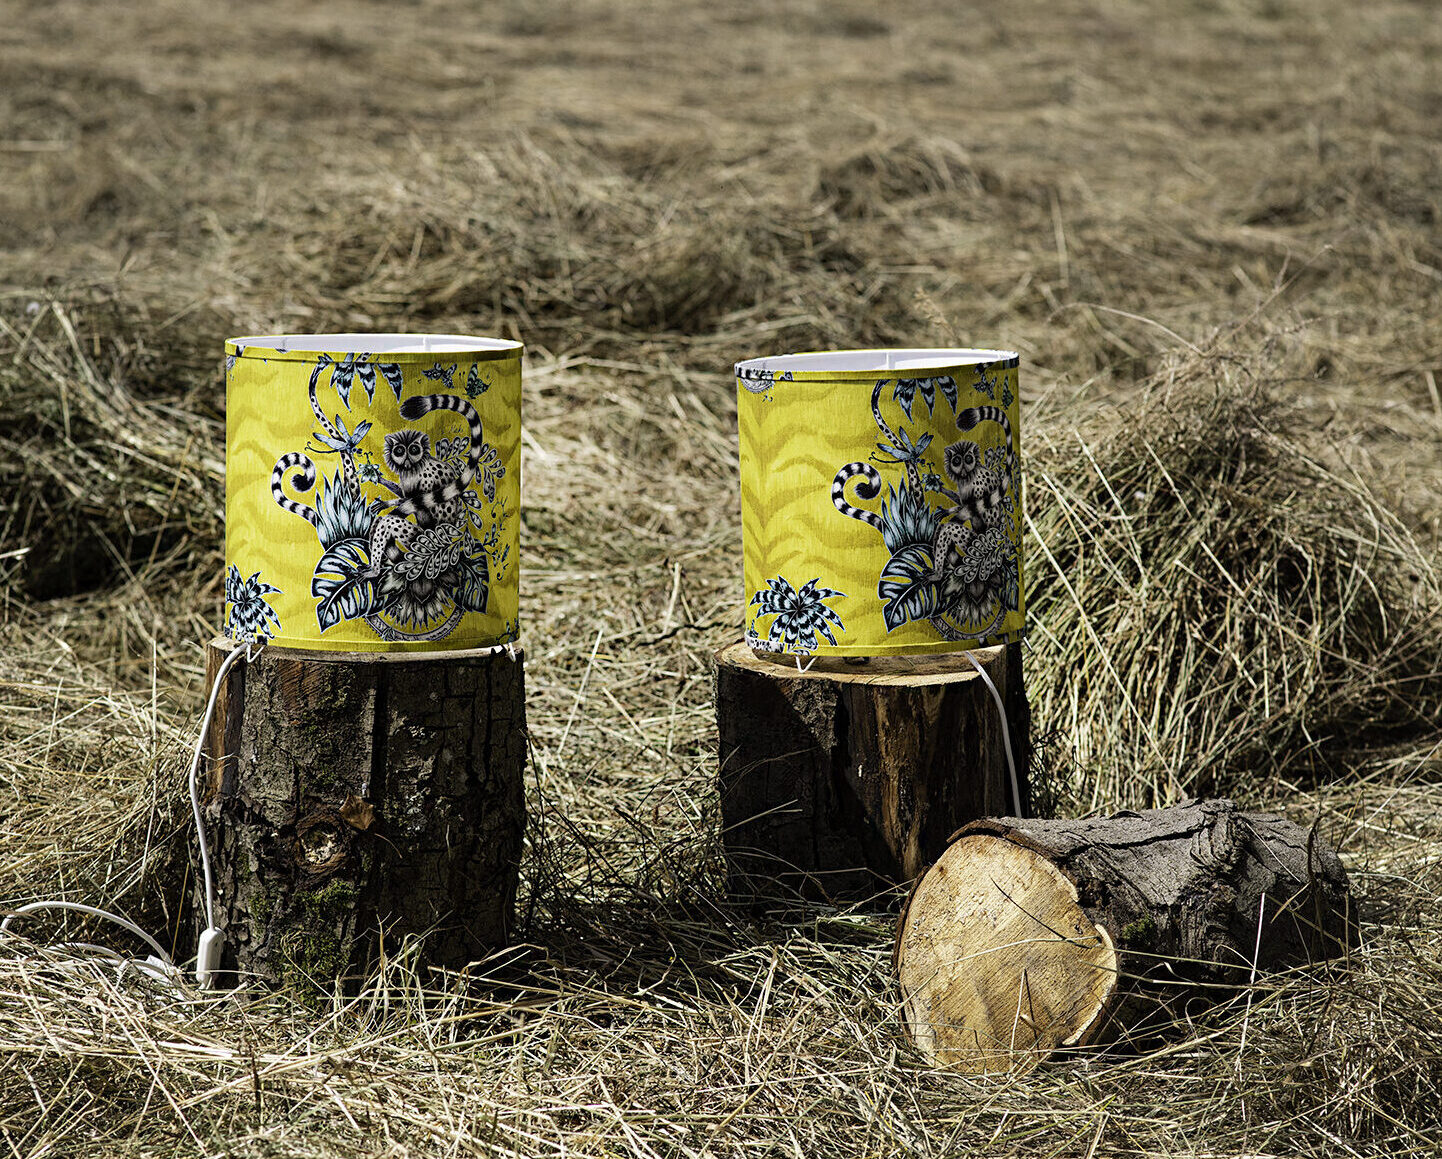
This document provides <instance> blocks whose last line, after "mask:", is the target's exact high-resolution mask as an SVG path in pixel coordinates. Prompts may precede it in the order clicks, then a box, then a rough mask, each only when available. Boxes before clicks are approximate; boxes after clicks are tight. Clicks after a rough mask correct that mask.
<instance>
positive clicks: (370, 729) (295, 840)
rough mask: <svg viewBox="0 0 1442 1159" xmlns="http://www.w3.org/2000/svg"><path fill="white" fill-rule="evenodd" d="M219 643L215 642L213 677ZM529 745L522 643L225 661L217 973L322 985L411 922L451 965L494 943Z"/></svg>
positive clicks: (217, 736) (500, 937)
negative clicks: (503, 647)
mask: <svg viewBox="0 0 1442 1159" xmlns="http://www.w3.org/2000/svg"><path fill="white" fill-rule="evenodd" d="M231 646H232V645H231V643H230V641H228V640H224V639H221V640H216V641H214V642H213V643H212V644H211V645H210V648H209V650H208V653H207V663H208V667H209V672H210V677H211V679H212V680H213V679H214V676H215V673H216V672H217V671H218V669H219V667H220V661H221V660H222V659H223V658H224V657H225V655H226V654H227V653H228V652H229V651H230V649H231ZM525 753H526V741H525V679H524V675H523V662H522V657H521V655H520V653H519V652H517V653H516V654H514V655H508V654H506V653H504V652H502V653H492V652H489V651H452V652H426V653H414V652H411V653H388V654H379V653H339V652H309V651H302V650H297V649H280V648H274V647H272V648H267V649H265V650H264V651H263V652H261V653H260V654H259V656H257V657H256V659H255V661H254V662H253V663H250V664H237V665H236V666H235V667H233V668H231V669H230V671H229V672H228V673H227V675H226V687H225V688H223V689H222V690H221V695H220V697H219V699H218V700H217V703H216V717H215V720H214V723H213V724H212V728H211V734H210V753H209V755H210V767H209V780H208V784H207V786H206V801H207V804H206V813H207V820H206V823H207V828H208V830H209V835H210V844H211V851H212V860H213V862H214V869H215V882H216V887H217V893H218V895H219V897H218V901H217V906H216V920H217V924H218V925H219V926H220V928H221V930H222V931H223V932H224V934H225V950H224V955H223V957H222V961H221V965H222V977H223V979H224V980H226V981H228V982H229V983H231V984H233V983H234V981H235V980H236V979H237V978H239V979H250V978H255V979H259V980H261V981H265V982H270V983H279V982H308V983H319V984H321V985H329V984H330V983H331V982H333V981H334V980H335V979H336V978H337V977H339V976H344V975H350V976H352V977H353V976H355V975H356V974H357V973H360V972H363V971H364V970H366V969H367V967H368V965H369V964H371V963H373V962H374V961H375V960H376V959H377V957H378V955H379V954H380V953H381V952H382V951H383V949H386V948H390V949H393V948H394V946H395V944H396V943H397V942H398V941H399V939H400V938H401V937H403V936H405V935H407V934H426V935H427V939H426V952H427V959H428V961H430V962H432V963H436V964H439V965H445V966H452V967H462V966H464V965H466V963H467V962H471V961H475V960H476V959H478V958H480V957H482V956H484V955H485V954H486V953H487V952H488V951H489V950H492V949H495V948H497V947H499V946H502V945H504V944H505V942H506V939H507V936H508V934H509V932H510V925H511V920H512V917H513V914H514V905H515V895H516V884H517V879H518V872H519V865H520V856H521V841H522V835H523V831H524V828H525V816H526V813H525V796H524V770H525ZM197 869H198V867H197ZM200 913H201V914H202V915H203V908H201V909H200Z"/></svg>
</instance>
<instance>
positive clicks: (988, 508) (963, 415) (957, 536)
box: [831, 379, 1017, 580]
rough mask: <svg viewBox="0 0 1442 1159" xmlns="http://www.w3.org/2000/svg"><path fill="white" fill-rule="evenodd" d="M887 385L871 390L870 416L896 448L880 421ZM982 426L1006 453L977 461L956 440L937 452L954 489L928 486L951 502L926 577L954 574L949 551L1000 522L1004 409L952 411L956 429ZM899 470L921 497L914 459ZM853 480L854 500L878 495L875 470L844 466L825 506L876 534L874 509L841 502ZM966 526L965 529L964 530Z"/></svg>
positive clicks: (973, 451) (1011, 460)
mask: <svg viewBox="0 0 1442 1159" xmlns="http://www.w3.org/2000/svg"><path fill="white" fill-rule="evenodd" d="M888 381H890V380H889V379H882V380H881V381H879V382H878V383H877V384H876V388H875V389H874V390H873V391H872V392H871V414H872V417H873V418H875V420H876V425H877V426H878V427H879V428H880V429H881V431H882V433H883V434H884V435H885V436H886V437H887V439H888V440H890V442H891V443H892V444H893V445H895V446H901V445H902V444H901V440H900V439H898V438H897V436H896V434H895V433H894V432H893V431H892V429H891V427H890V426H889V425H888V424H887V422H886V420H885V419H884V418H882V417H881V406H880V400H881V388H882V387H883V386H885V385H886V383H887V382H888ZM983 422H994V423H998V424H1000V426H1001V429H1002V430H1003V431H1004V432H1005V433H1006V449H1005V451H1004V452H1003V453H1002V454H1000V455H999V454H998V453H997V450H996V449H993V450H990V451H988V452H987V454H986V459H985V461H984V462H983V460H982V455H981V451H980V448H978V447H977V445H976V444H975V443H972V442H968V441H967V440H965V439H959V440H958V441H957V442H954V443H952V444H951V445H950V446H948V447H947V448H946V450H945V452H944V453H943V456H942V463H943V468H944V469H945V471H946V474H947V477H948V478H949V479H950V480H951V482H952V483H953V484H955V490H953V489H952V488H950V487H936V488H934V489H935V490H937V491H939V492H940V493H941V494H942V495H944V496H946V497H947V498H948V499H950V500H951V504H952V505H951V506H950V507H949V508H946V509H943V510H942V511H941V512H940V521H941V525H940V526H939V527H938V528H937V530H936V534H935V536H934V537H933V539H932V543H931V558H932V568H933V571H932V575H931V578H932V579H934V580H942V579H944V578H945V577H946V575H947V574H948V573H949V572H950V571H952V570H954V567H955V564H954V563H953V561H952V558H951V557H952V554H953V553H954V552H955V553H957V555H958V556H959V555H960V552H961V550H962V549H964V548H965V546H966V544H967V543H968V541H969V540H970V539H971V537H972V536H973V535H974V534H976V533H977V532H980V531H983V530H985V529H986V528H988V527H990V526H991V525H992V524H993V523H995V522H996V521H997V520H998V519H1000V518H1001V515H1002V512H1003V511H1004V510H1005V506H1004V505H1005V501H1006V498H1007V496H1008V495H1009V494H1010V492H1011V490H1012V481H1013V479H1014V478H1015V472H1016V461H1017V460H1016V444H1015V441H1014V440H1013V438H1012V432H1011V423H1010V421H1009V420H1008V419H1007V417H1006V411H1004V410H1002V409H1001V408H1000V407H995V406H979V407H968V408H966V409H965V410H962V411H958V412H957V415H956V426H957V429H958V430H962V431H969V430H971V429H972V428H973V427H975V426H976V425H977V424H978V423H983ZM998 459H1001V462H998ZM905 466H906V480H907V482H908V483H909V484H910V485H911V487H912V488H913V489H914V490H915V491H916V493H917V494H918V495H924V494H925V490H924V488H923V486H922V481H921V473H920V472H919V471H918V470H917V467H916V460H915V459H908V460H906V464H905ZM858 478H859V479H861V482H859V483H858V484H857V486H856V494H857V496H858V497H859V498H861V499H874V498H876V496H877V495H879V494H880V493H881V475H880V474H879V473H878V472H877V470H876V468H875V467H873V466H871V465H870V464H869V463H861V462H856V463H847V464H846V466H844V467H842V468H841V470H839V471H837V472H836V477H835V479H833V480H832V483H831V502H832V503H833V504H834V505H835V507H836V509H837V510H838V511H840V512H841V513H842V514H843V515H849V516H850V517H851V518H852V519H859V520H861V521H862V522H863V523H869V524H870V525H871V526H872V527H875V528H876V529H877V530H878V531H880V530H881V529H882V526H883V524H882V519H881V516H879V515H877V514H876V513H875V512H874V511H866V510H863V509H862V508H860V507H856V506H854V505H853V504H851V503H849V502H848V501H847V499H846V487H847V485H848V484H849V483H850V482H851V481H852V480H854V479H858ZM968 524H970V526H967V525H968Z"/></svg>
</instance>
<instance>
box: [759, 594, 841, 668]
mask: <svg viewBox="0 0 1442 1159" xmlns="http://www.w3.org/2000/svg"><path fill="white" fill-rule="evenodd" d="M820 583H821V577H820V576H817V577H816V578H815V579H810V580H807V581H806V583H804V584H802V585H801V587H800V588H799V589H797V588H793V587H792V586H791V584H790V583H788V582H787V581H786V579H785V578H783V577H782V576H779V575H778V576H776V577H775V578H774V579H769V580H767V581H766V588H765V589H764V590H762V591H759V592H757V593H756V594H755V595H753V596H752V597H751V603H750V604H749V605H748V606H750V607H753V608H756V609H758V610H757V612H756V616H755V619H754V620H753V621H752V626H751V628H750V629H749V630H748V631H747V634H746V639H747V642H748V643H749V644H750V645H751V646H752V647H753V648H757V649H760V650H762V651H767V652H814V651H815V650H816V636H817V633H820V634H821V635H822V636H824V637H825V638H826V639H827V641H828V642H829V643H831V644H832V645H835V643H836V636H835V634H834V633H833V632H832V630H831V625H832V624H835V625H836V626H837V627H838V628H840V629H842V630H843V631H844V630H845V628H846V625H845V624H843V623H842V622H841V617H840V616H839V615H837V614H836V612H835V611H834V610H833V609H831V608H828V607H827V606H826V601H827V600H832V599H845V598H846V593H845V592H839V591H837V590H835V589H834V588H823V587H821V586H819V585H820ZM767 616H771V617H774V618H773V619H772V621H771V627H770V630H769V631H768V632H767V633H766V635H765V636H764V637H763V636H762V635H761V633H760V631H759V630H758V628H757V627H756V624H757V621H760V620H762V619H764V618H765V617H767Z"/></svg>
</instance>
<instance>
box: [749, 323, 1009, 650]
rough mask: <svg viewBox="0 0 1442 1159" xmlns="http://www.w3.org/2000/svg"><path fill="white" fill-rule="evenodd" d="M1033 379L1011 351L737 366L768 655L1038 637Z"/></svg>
mask: <svg viewBox="0 0 1442 1159" xmlns="http://www.w3.org/2000/svg"><path fill="white" fill-rule="evenodd" d="M1018 364H1019V360H1018V358H1017V355H1016V354H1014V353H1012V352H1010V351H1004V350H843V351H835V352H829V353H817V354H788V355H783V356H779V357H775V358H756V359H752V360H750V361H747V362H741V363H738V364H737V366H736V381H737V391H736V398H737V412H738V417H739V425H740V438H741V526H742V536H743V539H744V548H745V587H746V639H747V642H748V643H749V644H750V645H751V647H752V648H753V649H756V650H758V651H767V652H785V653H792V654H798V655H800V654H816V655H833V656H896V655H907V654H917V653H928V652H946V651H953V650H964V649H968V648H978V647H982V646H985V645H989V644H999V643H1004V642H1010V641H1012V640H1016V639H1019V638H1020V637H1021V636H1022V634H1023V633H1024V631H1025V627H1026V611H1025V600H1024V594H1023V583H1022V551H1021V530H1022V507H1021V443H1020V437H1021V421H1020V420H1021V409H1020V406H1019V403H1018V398H1017V371H1018Z"/></svg>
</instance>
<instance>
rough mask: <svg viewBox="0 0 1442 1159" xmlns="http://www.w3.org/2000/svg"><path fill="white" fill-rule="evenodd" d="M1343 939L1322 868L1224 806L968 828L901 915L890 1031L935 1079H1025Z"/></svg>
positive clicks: (1318, 850) (1322, 852)
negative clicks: (1061, 1055) (898, 1020)
mask: <svg viewBox="0 0 1442 1159" xmlns="http://www.w3.org/2000/svg"><path fill="white" fill-rule="evenodd" d="M1353 923H1354V918H1353V913H1352V909H1351V899H1350V895H1349V893H1348V884H1347V875H1346V871H1345V870H1344V869H1343V868H1342V863H1341V862H1340V861H1339V860H1338V859H1337V855H1336V854H1335V853H1334V852H1333V851H1332V850H1331V849H1330V848H1328V847H1327V845H1326V844H1325V843H1324V842H1322V841H1321V840H1320V839H1319V838H1318V837H1317V835H1316V834H1315V833H1314V832H1312V831H1309V830H1307V829H1303V828H1302V827H1301V826H1299V825H1296V824H1294V823H1293V822H1291V821H1287V820H1285V819H1283V818H1281V817H1275V816H1272V815H1270V814H1267V813H1246V812H1242V811H1240V810H1238V809H1237V807H1236V806H1235V805H1234V804H1233V803H1232V802H1231V801H1227V800H1212V801H1194V802H1189V803H1187V804H1184V805H1179V806H1177V807H1175V808H1171V809H1153V810H1148V811H1146V812H1140V813H1133V812H1127V813H1118V814H1117V815H1116V816H1114V817H1109V818H1094V819H1089V820H1081V821H1021V820H1017V819H1015V818H1002V819H1000V820H983V821H978V822H975V823H973V824H970V825H967V826H966V827H965V828H963V829H962V830H961V832H959V833H958V834H957V835H956V837H955V839H954V840H953V842H952V843H951V844H950V845H949V846H948V847H947V849H946V852H945V853H943V854H942V855H941V857H940V858H939V859H938V860H937V862H936V864H935V865H933V866H932V867H931V868H930V869H928V870H927V871H926V873H925V874H924V875H923V876H922V878H921V880H920V881H919V882H917V885H916V889H915V890H914V891H913V893H912V896H911V899H910V901H909V902H908V904H907V908H906V911H905V912H904V913H903V914H902V917H901V922H900V924H899V926H898V930H897V941H896V969H897V973H898V977H899V979H900V984H901V995H902V1000H903V1017H904V1020H905V1023H906V1026H907V1029H908V1031H909V1032H910V1034H911V1037H912V1040H913V1041H914V1042H915V1043H916V1045H917V1047H918V1048H920V1050H921V1051H922V1052H923V1053H924V1054H926V1055H928V1056H929V1057H930V1058H931V1059H932V1060H934V1061H935V1062H936V1063H937V1064H938V1065H940V1066H945V1067H950V1068H953V1069H955V1070H959V1071H966V1072H971V1073H982V1072H988V1071H998V1070H1009V1069H1026V1068H1029V1067H1031V1066H1034V1065H1035V1064H1036V1063H1037V1062H1039V1061H1041V1060H1042V1059H1043V1058H1045V1057H1046V1056H1047V1055H1049V1054H1050V1053H1051V1052H1053V1051H1054V1050H1056V1049H1058V1048H1061V1047H1072V1046H1081V1045H1086V1044H1088V1043H1093V1042H1099V1041H1106V1040H1110V1039H1114V1038H1117V1037H1120V1036H1122V1035H1135V1036H1140V1035H1142V1034H1143V1033H1147V1032H1151V1031H1154V1030H1156V1029H1157V1028H1159V1027H1161V1026H1163V1025H1165V1024H1167V1023H1169V1022H1170V1021H1172V1020H1173V1019H1174V1018H1175V1017H1176V1016H1177V1015H1178V1014H1179V1013H1180V1012H1181V1011H1180V1009H1179V1008H1180V1007H1181V1006H1183V1005H1186V1004H1189V1003H1190V1002H1192V1001H1193V1000H1200V1001H1204V1002H1205V1001H1212V1000H1215V999H1216V998H1217V997H1219V996H1222V995H1225V994H1227V993H1229V992H1230V993H1235V992H1236V987H1238V986H1245V985H1246V984H1247V983H1248V980H1249V978H1250V977H1251V976H1252V974H1253V972H1254V971H1257V970H1271V969H1275V968H1277V967H1280V966H1284V965H1288V964H1291V963H1301V962H1315V961H1320V960H1322V959H1325V958H1329V957H1333V956H1336V955H1338V954H1341V953H1343V952H1344V951H1345V948H1346V947H1347V946H1348V944H1349V943H1350V941H1351V940H1352V938H1353V936H1354V924H1353Z"/></svg>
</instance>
